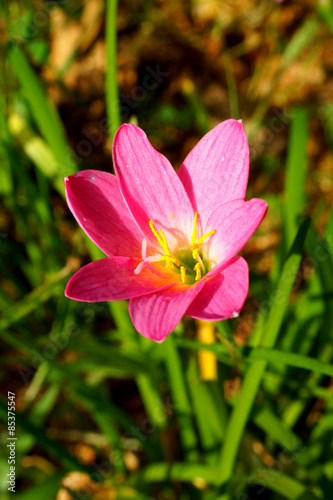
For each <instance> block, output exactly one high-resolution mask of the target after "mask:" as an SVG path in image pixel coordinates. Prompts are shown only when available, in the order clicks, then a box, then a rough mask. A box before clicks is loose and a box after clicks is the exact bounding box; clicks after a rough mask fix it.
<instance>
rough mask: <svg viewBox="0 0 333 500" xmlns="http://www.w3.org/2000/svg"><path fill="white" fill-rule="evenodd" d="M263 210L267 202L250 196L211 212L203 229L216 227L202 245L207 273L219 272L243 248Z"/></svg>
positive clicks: (210, 274)
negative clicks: (205, 257) (206, 260)
mask: <svg viewBox="0 0 333 500" xmlns="http://www.w3.org/2000/svg"><path fill="white" fill-rule="evenodd" d="M266 211H267V203H266V202H265V201H264V200H259V199H257V198H253V199H252V200H250V201H243V200H234V201H230V202H229V203H226V204H225V205H222V206H221V207H219V208H218V209H216V210H215V212H213V214H212V215H211V216H210V218H209V219H208V221H207V225H206V228H205V232H207V231H209V230H211V229H215V230H216V233H215V234H213V235H212V236H210V237H209V238H208V239H207V240H206V241H207V243H206V245H205V250H206V252H207V256H208V260H209V262H210V263H211V265H212V266H213V269H211V271H209V273H208V274H207V276H212V275H214V274H217V273H218V272H220V271H221V270H222V269H223V267H225V265H226V263H227V262H228V261H229V260H230V259H231V258H232V257H234V256H235V255H236V254H237V253H238V252H239V251H240V250H241V249H242V248H243V246H244V245H245V243H246V242H247V241H248V240H249V239H250V238H251V236H252V235H253V233H254V232H255V231H256V230H257V228H258V226H259V224H260V222H261V221H262V219H263V218H264V216H265V214H266ZM214 266H216V267H214Z"/></svg>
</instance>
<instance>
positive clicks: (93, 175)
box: [65, 170, 143, 257]
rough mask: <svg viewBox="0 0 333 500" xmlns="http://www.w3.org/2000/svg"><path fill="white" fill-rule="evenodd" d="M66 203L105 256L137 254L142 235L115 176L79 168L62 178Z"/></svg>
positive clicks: (139, 250)
mask: <svg viewBox="0 0 333 500" xmlns="http://www.w3.org/2000/svg"><path fill="white" fill-rule="evenodd" d="M65 189H66V197H67V203H68V206H69V208H70V210H71V212H72V214H73V215H74V217H75V219H76V220H77V221H78V223H79V224H80V226H81V227H82V229H83V230H84V231H85V232H86V233H87V235H88V236H89V238H90V239H91V240H92V241H93V242H94V243H95V244H96V245H97V246H98V247H99V248H100V249H101V250H102V251H103V252H104V253H106V254H107V255H108V256H111V255H123V256H127V257H139V256H140V254H141V242H142V238H143V234H142V233H141V231H140V229H139V228H138V226H137V225H136V223H135V221H134V220H133V217H132V215H131V213H130V211H129V210H128V208H127V206H126V204H125V202H124V200H123V197H122V194H121V192H120V190H119V187H118V182H117V179H116V176H115V175H112V174H109V173H107V172H99V171H98V170H82V171H81V172H78V173H76V174H73V175H71V176H69V177H66V178H65Z"/></svg>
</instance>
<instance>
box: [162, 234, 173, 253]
mask: <svg viewBox="0 0 333 500" xmlns="http://www.w3.org/2000/svg"><path fill="white" fill-rule="evenodd" d="M159 233H160V235H161V238H162V241H163V243H162V248H163V250H164V252H165V255H171V253H170V250H169V247H168V242H167V239H166V237H165V236H164V233H163V231H162V230H161V231H159Z"/></svg>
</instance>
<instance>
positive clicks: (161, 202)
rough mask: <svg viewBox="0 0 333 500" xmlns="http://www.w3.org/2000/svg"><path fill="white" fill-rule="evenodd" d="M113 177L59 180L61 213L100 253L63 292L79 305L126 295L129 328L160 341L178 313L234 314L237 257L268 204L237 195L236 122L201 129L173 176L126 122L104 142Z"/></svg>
mask: <svg viewBox="0 0 333 500" xmlns="http://www.w3.org/2000/svg"><path fill="white" fill-rule="evenodd" d="M113 160H114V167H115V172H116V175H112V174H110V173H106V172H100V171H96V170H83V171H81V172H78V173H76V174H74V175H71V176H70V177H66V178H65V187H66V196H67V202H68V206H69V208H70V210H71V211H72V213H73V215H74V217H75V218H76V220H77V222H78V223H79V224H80V226H81V227H82V229H83V230H84V231H85V232H86V233H87V235H88V236H89V237H90V238H91V240H92V241H93V242H94V243H95V244H96V245H97V246H98V247H99V248H100V249H101V250H102V251H103V252H104V253H105V254H106V255H107V257H105V258H103V259H101V260H97V261H95V262H91V263H90V264H88V265H86V266H84V267H82V268H81V269H79V271H77V272H76V274H74V276H72V278H71V279H70V280H69V282H68V284H67V287H66V292H65V294H66V296H67V297H69V298H71V299H74V300H79V301H83V302H98V301H108V300H122V299H130V301H129V314H130V316H131V319H132V322H133V324H134V326H135V328H136V330H137V331H138V332H140V333H141V334H142V335H144V336H146V337H148V338H150V339H152V340H154V341H157V342H162V341H163V340H164V339H165V338H166V336H167V335H168V334H169V333H170V332H171V331H172V330H173V329H174V328H175V326H176V325H177V323H178V322H179V321H180V319H181V318H182V316H183V315H184V314H185V313H186V314H188V315H189V316H192V317H193V318H198V319H204V320H208V321H216V320H222V319H227V318H231V317H235V316H237V315H238V313H239V311H240V310H241V308H242V307H243V304H244V301H245V299H246V296H247V292H248V266H247V263H246V261H245V260H244V259H243V258H242V257H236V255H237V253H238V252H239V251H240V250H241V249H242V248H243V246H244V245H245V243H246V242H247V241H248V239H249V238H250V237H251V236H252V234H253V233H254V232H255V230H256V229H257V227H258V225H259V224H260V222H261V221H262V219H263V217H264V215H265V213H266V209H267V205H266V203H265V202H264V201H263V200H259V199H256V198H253V199H252V200H250V201H244V197H245V191H246V186H247V179H248V169H249V148H248V142H247V138H246V135H245V132H244V129H243V126H242V124H241V123H240V122H238V121H236V120H227V121H225V122H223V123H221V124H219V125H217V126H216V127H215V128H214V129H213V130H211V131H210V132H209V133H208V134H206V135H205V136H204V137H203V138H202V139H201V141H199V143H198V144H197V145H196V146H195V147H194V148H193V150H192V151H191V152H190V153H189V154H188V156H187V157H186V159H185V161H184V163H183V164H182V166H181V167H180V169H179V170H178V173H176V172H175V170H174V169H173V167H172V166H171V164H170V163H169V161H168V160H167V159H166V158H165V157H164V156H163V155H162V154H160V153H158V152H157V151H156V150H155V149H154V148H153V147H152V145H151V144H150V142H149V141H148V139H147V136H146V134H145V133H144V132H143V131H142V130H141V129H140V128H138V127H136V126H135V125H122V126H121V127H120V129H119V130H118V132H117V134H116V136H115V138H114V143H113Z"/></svg>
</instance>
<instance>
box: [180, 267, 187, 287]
mask: <svg viewBox="0 0 333 500" xmlns="http://www.w3.org/2000/svg"><path fill="white" fill-rule="evenodd" d="M180 273H181V275H182V282H183V283H185V278H186V268H185V267H184V266H180Z"/></svg>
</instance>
